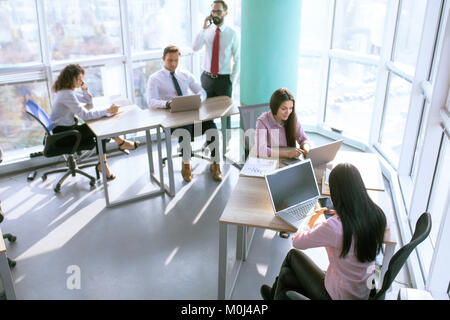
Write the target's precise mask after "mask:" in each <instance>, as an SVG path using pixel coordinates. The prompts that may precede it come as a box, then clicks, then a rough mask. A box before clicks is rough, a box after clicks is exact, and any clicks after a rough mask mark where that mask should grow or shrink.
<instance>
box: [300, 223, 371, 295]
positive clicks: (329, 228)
mask: <svg viewBox="0 0 450 320" xmlns="http://www.w3.org/2000/svg"><path fill="white" fill-rule="evenodd" d="M342 240H343V229H342V223H341V220H340V219H339V217H338V216H337V215H334V216H333V217H331V218H329V219H327V220H326V221H324V222H322V223H320V224H318V225H317V226H315V227H313V229H312V230H308V231H305V232H302V233H297V234H295V235H294V237H293V239H292V245H293V246H294V247H295V248H297V249H308V248H316V247H325V249H326V251H327V255H328V259H329V261H330V264H329V265H328V269H327V272H326V274H325V288H326V290H327V292H328V294H329V295H330V297H331V298H332V299H333V300H367V299H368V298H369V294H370V284H371V278H370V279H369V277H370V276H371V275H372V274H373V271H374V263H375V261H373V262H360V261H359V260H358V259H357V258H356V256H355V254H354V242H352V244H351V247H350V250H349V251H348V253H347V255H346V256H345V257H344V258H341V257H340V256H339V255H340V254H341V250H342ZM367 282H369V285H368V284H367Z"/></svg>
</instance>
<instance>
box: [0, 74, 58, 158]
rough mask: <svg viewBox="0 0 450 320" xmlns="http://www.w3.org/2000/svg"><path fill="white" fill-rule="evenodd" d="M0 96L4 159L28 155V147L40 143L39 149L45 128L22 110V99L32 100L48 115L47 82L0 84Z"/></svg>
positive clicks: (0, 141)
mask: <svg viewBox="0 0 450 320" xmlns="http://www.w3.org/2000/svg"><path fill="white" fill-rule="evenodd" d="M0 97H1V98H0V119H1V123H2V124H1V126H0V145H1V146H2V148H3V150H4V151H5V156H4V158H5V159H4V160H5V161H9V160H12V159H16V158H20V157H22V156H24V155H26V156H28V153H29V150H27V149H28V148H30V147H36V146H39V150H38V151H42V149H43V147H42V139H43V138H44V134H45V131H44V128H42V126H41V125H40V124H39V123H37V121H36V120H34V119H32V118H31V117H30V116H28V115H27V114H26V113H25V102H26V100H27V99H32V100H33V101H34V102H36V103H37V104H38V105H39V106H41V107H42V108H43V109H44V110H45V111H46V112H47V114H49V115H50V100H49V96H48V89H47V83H46V82H45V81H34V82H25V83H17V84H6V85H0ZM34 151H36V150H34Z"/></svg>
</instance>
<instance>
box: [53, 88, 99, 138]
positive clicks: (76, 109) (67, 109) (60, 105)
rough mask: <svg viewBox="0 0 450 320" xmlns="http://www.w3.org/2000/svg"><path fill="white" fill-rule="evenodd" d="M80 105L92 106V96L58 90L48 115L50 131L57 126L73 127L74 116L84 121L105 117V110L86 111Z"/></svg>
mask: <svg viewBox="0 0 450 320" xmlns="http://www.w3.org/2000/svg"><path fill="white" fill-rule="evenodd" d="M82 103H86V104H88V105H89V104H92V95H91V94H89V92H88V91H87V90H86V91H84V90H83V91H82V92H81V93H80V92H75V91H74V90H70V89H67V90H60V91H58V92H57V93H56V95H55V99H54V101H53V106H52V112H51V114H50V128H49V129H50V130H53V129H54V128H55V127H57V126H73V125H74V124H75V121H74V116H75V115H77V116H79V117H80V118H81V119H83V120H84V121H86V120H93V119H98V118H101V117H103V116H106V115H107V114H106V109H107V108H104V109H93V110H88V109H86V108H85V107H84V106H83V104H82Z"/></svg>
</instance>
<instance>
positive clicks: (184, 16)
mask: <svg viewBox="0 0 450 320" xmlns="http://www.w3.org/2000/svg"><path fill="white" fill-rule="evenodd" d="M189 12H190V7H189V1H179V0H165V1H161V0H150V1H149V0H131V1H128V21H129V25H130V39H131V48H132V50H133V52H141V51H146V50H152V49H162V48H165V47H167V46H168V45H171V44H172V45H176V46H177V47H180V48H181V47H185V46H188V47H190V46H191V36H190V35H191V31H190V30H191V24H190V14H189Z"/></svg>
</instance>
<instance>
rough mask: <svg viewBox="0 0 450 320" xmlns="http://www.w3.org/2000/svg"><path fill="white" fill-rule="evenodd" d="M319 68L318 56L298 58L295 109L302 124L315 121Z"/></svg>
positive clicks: (311, 123) (318, 96) (319, 76)
mask: <svg viewBox="0 0 450 320" xmlns="http://www.w3.org/2000/svg"><path fill="white" fill-rule="evenodd" d="M319 70H321V59H320V58H306V57H305V58H300V68H299V71H298V89H297V92H298V95H297V97H296V100H295V102H296V106H295V109H296V112H297V116H298V118H299V120H300V122H301V124H302V125H303V124H310V125H314V124H316V123H317V110H318V108H319V104H320V83H321V81H320V80H321V72H320V71H319Z"/></svg>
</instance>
